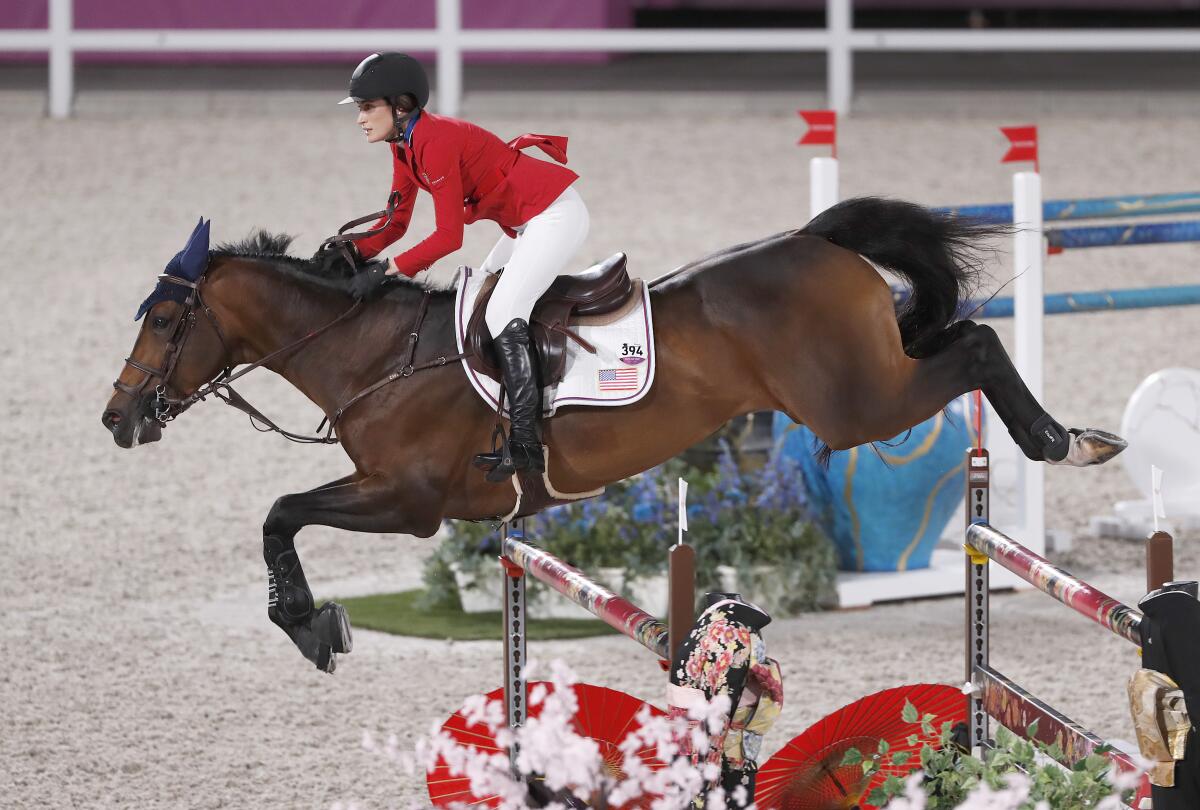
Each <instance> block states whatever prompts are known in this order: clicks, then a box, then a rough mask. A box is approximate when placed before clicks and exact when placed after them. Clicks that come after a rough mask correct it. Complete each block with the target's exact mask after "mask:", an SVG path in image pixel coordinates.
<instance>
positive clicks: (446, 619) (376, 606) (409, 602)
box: [334, 574, 617, 641]
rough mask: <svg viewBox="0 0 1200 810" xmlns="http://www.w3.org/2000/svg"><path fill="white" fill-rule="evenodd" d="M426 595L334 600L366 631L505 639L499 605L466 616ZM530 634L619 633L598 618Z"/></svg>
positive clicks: (561, 622) (544, 626)
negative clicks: (437, 605) (429, 601)
mask: <svg viewBox="0 0 1200 810" xmlns="http://www.w3.org/2000/svg"><path fill="white" fill-rule="evenodd" d="M497 576H499V574H497ZM424 596H425V594H424V592H423V591H401V592H400V593H379V594H373V595H371V596H353V597H334V600H335V601H337V602H340V603H341V604H343V605H344V606H345V607H346V610H347V611H349V612H350V618H351V620H352V621H353V622H354V626H355V627H356V628H362V629H365V630H378V631H380V632H383V633H394V634H395V635H398V636H417V637H420V638H436V639H453V640H454V641H478V640H485V639H486V640H495V641H499V640H500V639H502V638H503V637H504V621H503V620H502V618H501V616H500V610H499V609H498V608H499V606H497V610H495V611H493V612H490V613H463V612H462V609H461V608H458V607H453V608H428V607H425V606H424V602H425V601H426V600H425V599H424V598H423V597H424ZM456 598H457V597H456ZM527 632H528V633H529V638H530V639H531V640H533V641H543V640H548V639H564V638H590V637H593V636H604V635H611V634H615V633H616V632H617V631H616V630H613V629H612V628H611V627H609V626H608V625H607V624H605V623H604V622H602V621H599V620H597V619H545V620H542V621H536V622H531V623H530V624H529V628H528V631H527Z"/></svg>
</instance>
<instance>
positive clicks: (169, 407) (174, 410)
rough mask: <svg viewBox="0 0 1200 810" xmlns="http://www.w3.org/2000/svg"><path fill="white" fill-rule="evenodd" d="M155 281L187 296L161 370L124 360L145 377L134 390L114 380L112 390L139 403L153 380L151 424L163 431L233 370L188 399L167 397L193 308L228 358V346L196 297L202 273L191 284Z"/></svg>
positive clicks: (176, 278)
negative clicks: (176, 287) (200, 311)
mask: <svg viewBox="0 0 1200 810" xmlns="http://www.w3.org/2000/svg"><path fill="white" fill-rule="evenodd" d="M158 280H159V281H165V282H168V283H170V284H179V285H180V286H183V287H187V288H188V290H189V292H188V296H187V298H186V299H185V300H184V302H183V307H184V309H183V315H181V316H180V318H179V321H178V323H176V324H175V331H174V332H173V333H172V334H171V338H170V340H168V341H167V354H166V357H164V358H163V367H162V368H154V367H153V366H148V365H146V364H145V363H142V362H140V361H138V360H135V359H134V358H133V357H132V356H130V357H126V358H125V362H126V363H128V364H129V365H131V366H133V367H134V368H136V369H137V370H138V371H141V372H142V373H143V374H145V375H146V376H145V377H144V378H143V379H142V381H141V382H140V383H138V384H137V385H136V386H134V385H128V384H126V383H123V382H121V381H120V380H119V379H118V380H114V381H113V388H115V389H116V390H118V391H121V392H122V393H125V394H128V395H129V396H130V397H132V398H133V400H134V401H135V402H138V401H140V400H141V398H142V392H143V391H144V390H145V388H146V386H147V385H148V384H149V383H150V381H151V380H153V379H155V378H156V377H157V378H158V380H159V384H158V385H157V386H155V388H154V400H153V406H154V421H155V422H158V424H160V425H162V426H164V427H165V426H166V424H167V423H168V422H170V421H171V420H173V419H175V418H176V417H177V416H179V414H181V413H183V412H184V411H186V410H187V409H188V408H190V407H191V406H192V405H193V404H194V403H196V402H198V401H200V400H202V399H204V397H205V396H207V395H208V394H209V393H213V392H215V390H216V389H215V387H214V386H216V385H219V384H221V383H222V382H223V381H225V380H227V379H229V378H230V372H231V371H232V370H233V366H231V365H230V366H226V367H225V368H223V369H222V370H221V372H220V373H219V374H217V376H216V377H215V378H213V379H212V380H210V381H209V382H208V383H207V384H205V385H204V386H202V387H201V388H200V389H199V390H197V391H196V392H195V393H193V394H192V395H190V396H188V397H185V398H183V399H173V398H171V397H168V396H167V385H168V384H169V383H170V380H171V375H172V374H174V373H175V366H176V365H178V364H179V358H180V357H181V356H182V355H183V347H184V346H185V345H186V344H187V340H188V338H189V337H191V334H192V328H193V327H194V326H195V325H196V306H197V304H198V305H199V306H200V307H201V308H202V309H203V310H204V314H205V315H206V316H207V317H208V321H209V323H211V324H212V326H213V329H214V330H215V331H216V333H217V338H218V339H219V340H220V341H221V346H222V348H223V349H224V350H225V354H226V356H231V355H230V352H229V344H228V342H227V341H226V340H225V334H224V332H222V331H221V325H220V324H219V323H217V318H216V316H215V315H214V314H213V311H212V310H211V309H209V306H208V304H206V303H205V302H204V299H203V298H202V297H201V295H200V283H201V282H202V281H203V280H204V274H203V273H202V274H201V275H200V278H198V279H197V280H196V281H194V282H193V281H188V280H187V279H184V278H180V277H179V276H173V275H171V274H169V273H163V274H161V275H160V276H159V277H158Z"/></svg>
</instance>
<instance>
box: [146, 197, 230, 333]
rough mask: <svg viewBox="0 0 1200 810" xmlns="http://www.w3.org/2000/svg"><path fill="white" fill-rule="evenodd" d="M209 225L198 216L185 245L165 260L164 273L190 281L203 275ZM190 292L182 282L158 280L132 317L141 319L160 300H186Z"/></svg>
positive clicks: (206, 265) (208, 221)
mask: <svg viewBox="0 0 1200 810" xmlns="http://www.w3.org/2000/svg"><path fill="white" fill-rule="evenodd" d="M210 225H212V220H205V219H204V217H200V221H199V222H197V223H196V227H195V229H194V230H193V231H192V235H191V236H189V237H188V240H187V245H186V246H185V247H184V248H183V250H181V251H179V252H178V253H176V254H175V258H173V259H171V261H169V262H167V267H166V269H165V270H163V274H164V275H168V276H175V277H176V278H182V279H184V280H186V281H192V282H194V281H198V280H199V278H200V276H202V275H204V271H205V269H206V268H207V267H208V229H209V226H210ZM190 292H191V289H190V288H188V287H185V286H183V285H182V284H172V283H171V282H169V281H159V282H158V284H157V285H155V287H154V292H152V293H150V296H149V297H148V298H147V299H146V300H145V301H143V302H142V305H141V306H140V307H138V311H137V315H134V316H133V319H134V320H135V321H138V320H141V317H142V316H143V315H145V314H146V313H147V312H148V311H149V310H150V308H151V307H152V306H154V305H155V304H157V303H159V302H160V301H177V302H179V303H181V304H182V303H183V302H184V301H186V300H187V297H188V294H189V293H190Z"/></svg>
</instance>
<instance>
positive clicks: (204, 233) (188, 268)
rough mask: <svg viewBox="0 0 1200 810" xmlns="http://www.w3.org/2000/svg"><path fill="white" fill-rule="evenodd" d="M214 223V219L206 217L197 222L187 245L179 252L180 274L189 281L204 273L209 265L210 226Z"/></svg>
mask: <svg viewBox="0 0 1200 810" xmlns="http://www.w3.org/2000/svg"><path fill="white" fill-rule="evenodd" d="M210 225H212V220H205V219H204V217H201V218H200V221H199V222H198V223H196V228H195V230H193V231H192V235H191V236H189V237H188V242H187V247H185V248H184V249H183V252H182V253H180V254H179V270H180V275H182V276H183V277H184V278H186V279H187V280H188V281H195V280H196V279H198V278H200V276H201V274H203V273H204V268H206V267H208V232H209V226H210Z"/></svg>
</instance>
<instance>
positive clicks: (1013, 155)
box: [1000, 126, 1039, 172]
mask: <svg viewBox="0 0 1200 810" xmlns="http://www.w3.org/2000/svg"><path fill="white" fill-rule="evenodd" d="M1000 131H1001V132H1003V133H1004V137H1006V138H1008V152H1007V153H1005V155H1004V157H1002V158H1001V159H1000V162H1001V163H1012V162H1014V161H1024V160H1028V161H1032V162H1033V170H1034V171H1035V172H1036V171H1039V169H1038V137H1037V127H1035V126H1025V127H1000Z"/></svg>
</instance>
